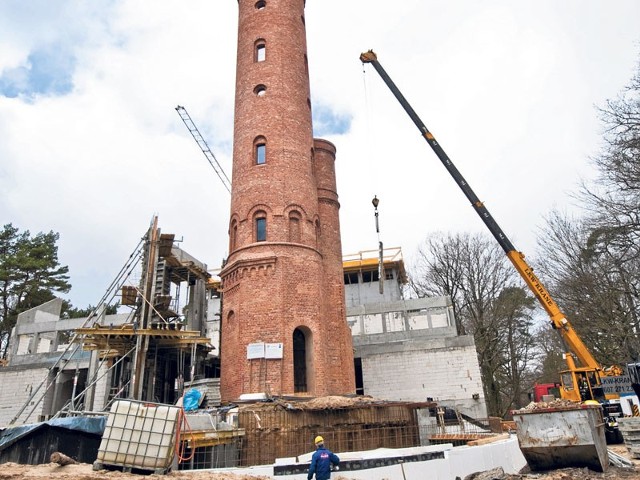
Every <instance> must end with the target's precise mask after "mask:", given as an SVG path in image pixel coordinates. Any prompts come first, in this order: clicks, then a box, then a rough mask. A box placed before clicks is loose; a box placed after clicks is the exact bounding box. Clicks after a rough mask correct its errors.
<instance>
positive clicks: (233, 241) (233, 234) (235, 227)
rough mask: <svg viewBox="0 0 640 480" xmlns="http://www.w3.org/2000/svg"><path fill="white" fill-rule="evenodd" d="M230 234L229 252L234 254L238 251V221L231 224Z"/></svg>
mask: <svg viewBox="0 0 640 480" xmlns="http://www.w3.org/2000/svg"><path fill="white" fill-rule="evenodd" d="M229 234H230V235H229V251H230V252H233V251H234V250H235V249H236V241H237V238H238V222H237V221H236V220H234V221H233V222H232V223H231V231H230V232H229Z"/></svg>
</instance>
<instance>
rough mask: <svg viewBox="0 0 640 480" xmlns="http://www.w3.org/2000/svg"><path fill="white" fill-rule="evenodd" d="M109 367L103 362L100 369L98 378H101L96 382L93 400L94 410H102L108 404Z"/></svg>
mask: <svg viewBox="0 0 640 480" xmlns="http://www.w3.org/2000/svg"><path fill="white" fill-rule="evenodd" d="M108 369H109V368H108V367H107V365H106V364H105V363H103V364H102V365H101V366H100V368H99V369H98V378H99V380H98V381H97V382H96V386H95V395H94V397H93V398H94V400H93V409H92V410H93V411H94V412H100V411H102V410H103V409H104V407H105V405H106V404H107V400H108V398H107V397H108V395H109V391H108V388H107V383H108V381H109V374H108V373H107V370H108Z"/></svg>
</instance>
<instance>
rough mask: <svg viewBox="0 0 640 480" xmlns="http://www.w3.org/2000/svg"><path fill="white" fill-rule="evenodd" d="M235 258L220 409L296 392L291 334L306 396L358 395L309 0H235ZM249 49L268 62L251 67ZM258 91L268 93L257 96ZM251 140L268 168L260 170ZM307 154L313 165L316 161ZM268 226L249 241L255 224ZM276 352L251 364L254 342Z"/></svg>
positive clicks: (227, 273)
mask: <svg viewBox="0 0 640 480" xmlns="http://www.w3.org/2000/svg"><path fill="white" fill-rule="evenodd" d="M238 4H239V11H240V13H239V32H238V62H237V71H236V107H235V120H234V151H233V178H232V184H233V185H232V196H231V220H230V226H229V232H230V235H231V238H230V255H229V259H228V262H227V265H226V266H225V268H224V270H223V272H222V274H221V276H222V281H223V294H224V296H223V315H222V332H221V335H222V337H221V343H222V345H221V366H222V374H221V381H220V388H221V396H222V399H223V401H228V400H234V399H236V398H238V396H239V395H240V394H242V393H250V392H265V391H266V392H269V393H271V394H274V395H280V394H293V393H294V375H293V331H294V330H295V329H296V328H301V329H302V330H303V331H304V332H305V333H306V340H307V342H306V344H307V389H308V393H310V394H312V395H328V394H339V393H352V392H353V391H354V389H355V385H354V375H353V351H352V347H351V334H350V331H349V329H348V328H347V325H346V318H345V308H344V291H343V286H342V259H341V245H340V226H339V221H338V208H339V205H338V203H337V193H336V192H335V171H334V167H333V160H334V155H335V148H334V147H333V145H331V144H330V143H329V142H320V143H317V146H318V147H319V148H316V153H315V155H314V154H313V153H312V149H313V147H314V143H313V138H312V128H311V107H310V101H309V77H308V69H307V59H306V35H305V27H304V0H266V6H265V8H263V9H261V10H259V9H257V8H256V7H255V6H256V4H257V0H240V1H239V2H238ZM256 42H259V43H264V44H265V47H266V58H265V60H264V61H261V62H258V61H256V58H255V51H256V48H255V46H256ZM258 85H264V86H265V87H266V92H265V94H264V95H262V96H259V95H257V94H256V93H255V89H256V87H257V86H258ZM256 138H260V142H265V143H266V163H265V164H263V165H256V164H255V161H254V148H255V143H256ZM314 156H315V158H316V160H315V161H314V159H313V158H314ZM256 216H261V217H264V218H266V221H267V241H265V242H256V237H255V235H256V234H255V218H256ZM258 342H265V343H282V344H283V354H284V357H283V359H282V360H265V359H255V360H247V359H246V349H247V345H248V344H250V343H258Z"/></svg>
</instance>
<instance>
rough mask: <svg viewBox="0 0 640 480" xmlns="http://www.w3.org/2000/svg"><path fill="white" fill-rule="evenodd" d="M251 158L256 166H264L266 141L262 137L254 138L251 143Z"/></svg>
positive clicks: (265, 161)
mask: <svg viewBox="0 0 640 480" xmlns="http://www.w3.org/2000/svg"><path fill="white" fill-rule="evenodd" d="M253 157H254V163H255V164H256V165H264V164H265V163H267V139H266V138H264V137H262V136H261V137H256V139H255V140H254V141H253Z"/></svg>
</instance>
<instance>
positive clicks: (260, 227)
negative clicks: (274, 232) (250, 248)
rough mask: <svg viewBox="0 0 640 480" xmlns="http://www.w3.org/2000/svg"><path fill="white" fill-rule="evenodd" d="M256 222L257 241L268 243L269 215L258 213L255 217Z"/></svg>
mask: <svg viewBox="0 0 640 480" xmlns="http://www.w3.org/2000/svg"><path fill="white" fill-rule="evenodd" d="M254 219H255V220H254V222H255V239H256V242H266V241H267V214H266V213H265V212H262V211H260V212H256V214H255V216H254Z"/></svg>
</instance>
